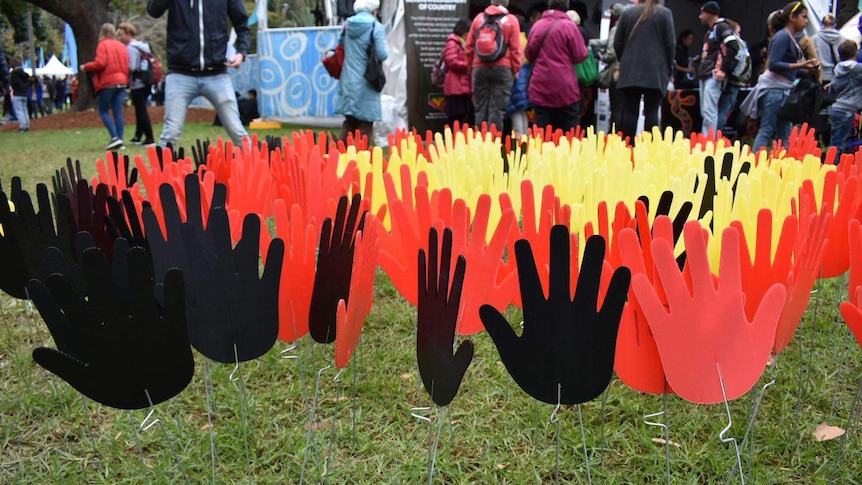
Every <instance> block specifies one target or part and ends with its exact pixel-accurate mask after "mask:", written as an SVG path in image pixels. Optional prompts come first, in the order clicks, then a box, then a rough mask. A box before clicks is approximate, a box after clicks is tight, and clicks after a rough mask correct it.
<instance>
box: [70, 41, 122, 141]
mask: <svg viewBox="0 0 862 485" xmlns="http://www.w3.org/2000/svg"><path fill="white" fill-rule="evenodd" d="M81 70H82V71H93V72H95V76H94V77H93V89H94V90H95V91H96V98H97V99H98V101H99V116H101V117H102V123H104V124H105V128H107V129H108V133H109V134H110V135H111V141H110V142H108V144H107V145H106V146H105V150H122V149H125V148H126V147H125V146H124V145H123V101H124V100H125V94H126V88H128V87H129V53H128V51H127V50H126V45H125V44H123V43H122V42H120V41H119V40H117V29H115V28H114V25H113V24H103V25H102V28H101V30H99V44H98V45H97V46H96V59H95V60H93V61H90V62H88V63H86V64H84V65H82V66H81ZM108 110H113V112H114V117H113V119H112V118H111V115H110V114H109V113H108Z"/></svg>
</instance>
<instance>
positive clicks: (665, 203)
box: [635, 190, 694, 270]
mask: <svg viewBox="0 0 862 485" xmlns="http://www.w3.org/2000/svg"><path fill="white" fill-rule="evenodd" d="M638 200H639V201H641V202H643V204H644V208H646V213H647V214H649V197H647V196H645V195H642V196H640V197H638ZM672 205H673V192H671V191H670V190H665V191H664V192H662V194H661V197H659V200H658V206H656V211H655V216H654V218H655V217H658V216H668V217H673V243H674V244H676V242H677V241H679V237H680V236H681V235H682V229H683V228H684V227H685V223H686V222H687V221H688V216H689V215H690V214H691V210H692V208H693V207H694V205H693V204H692V203H691V201H690V200H687V201H685V202H683V204H682V206H681V207H680V208H679V212H677V213H676V215H675V216H671V213H670V209H671V206H672ZM635 218H637V212H636V214H635ZM647 224H649V221H648V220H647ZM638 234H640V233H638ZM641 244H643V243H641ZM676 264H677V266H679V269H680V270H682V268H683V267H685V251H683V252H682V253H680V255H679V256H677V258H676Z"/></svg>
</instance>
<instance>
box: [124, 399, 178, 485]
mask: <svg viewBox="0 0 862 485" xmlns="http://www.w3.org/2000/svg"><path fill="white" fill-rule="evenodd" d="M144 394H146V396H147V402H149V403H150V412H149V413H147V417H145V418H144V420H143V421H141V432H146V431H147V430H149V429H150V428H152V427H153V426H156V425H158V426H159V429H161V430H162V438H164V440H165V442H166V443H167V444H168V447H169V448H170V450H171V454H172V455H173V456H174V460H175V461H176V462H177V465H179V467H180V471H181V472H182V473H183V478H184V479H185V482H186V483H187V484H189V485H191V482H190V481H189V477H188V475H186V469H185V467H184V466H183V461H182V460H181V459H180V456H179V455H178V454H177V451H176V450H175V449H174V443H173V441H172V440H171V438H170V436H169V435H168V430H167V428H165V424H164V423H162V420H161V419H158V418H155V419H153V414H155V412H156V407H155V406H154V405H153V400H152V399H151V398H150V391H148V390H147V389H144ZM135 436H136V437H137V433H136V434H135ZM139 451H140V450H139ZM141 459H143V454H142V455H141Z"/></svg>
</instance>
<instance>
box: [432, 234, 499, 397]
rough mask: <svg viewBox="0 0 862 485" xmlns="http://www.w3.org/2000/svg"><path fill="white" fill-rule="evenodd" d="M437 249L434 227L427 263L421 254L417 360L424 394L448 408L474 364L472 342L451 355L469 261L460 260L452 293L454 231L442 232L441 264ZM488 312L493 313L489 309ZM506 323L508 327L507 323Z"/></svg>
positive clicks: (462, 345)
mask: <svg viewBox="0 0 862 485" xmlns="http://www.w3.org/2000/svg"><path fill="white" fill-rule="evenodd" d="M437 248H438V243H437V229H435V228H433V227H432V228H431V230H430V231H429V233H428V260H427V262H426V259H425V250H424V249H420V250H419V266H418V268H419V273H418V275H419V305H418V317H419V322H418V327H417V332H416V358H417V360H418V362H419V375H420V376H421V377H422V383H423V384H424V385H425V390H426V391H428V394H430V395H431V399H432V400H433V401H434V403H435V404H437V405H438V406H448V405H449V403H450V402H452V399H453V398H454V397H455V394H457V393H458V388H459V387H460V386H461V381H462V379H463V378H464V373H465V372H467V367H469V366H470V362H471V361H472V360H473V342H472V341H470V340H466V341H464V342H461V345H459V346H458V350H457V351H456V352H455V354H454V355H452V349H453V347H454V343H455V326H456V324H457V322H458V310H459V307H460V303H461V290H462V288H463V286H462V285H463V283H464V271H465V266H466V259H465V258H464V256H458V261H457V263H455V274H454V275H453V276H452V286H451V290H450V288H449V270H450V264H451V261H452V231H451V230H450V229H449V228H446V229H445V230H444V231H443V247H442V251H441V257H440V258H439V260H438V257H437V254H438V252H437V251H438V250H437ZM438 261H439V263H438ZM438 265H439V266H438ZM438 267H439V270H438ZM489 308H491V309H492V310H493V309H494V307H490V306H489ZM494 311H496V310H494ZM498 314H499V313H498ZM503 323H504V325H506V326H508V323H506V322H505V320H504V322H503Z"/></svg>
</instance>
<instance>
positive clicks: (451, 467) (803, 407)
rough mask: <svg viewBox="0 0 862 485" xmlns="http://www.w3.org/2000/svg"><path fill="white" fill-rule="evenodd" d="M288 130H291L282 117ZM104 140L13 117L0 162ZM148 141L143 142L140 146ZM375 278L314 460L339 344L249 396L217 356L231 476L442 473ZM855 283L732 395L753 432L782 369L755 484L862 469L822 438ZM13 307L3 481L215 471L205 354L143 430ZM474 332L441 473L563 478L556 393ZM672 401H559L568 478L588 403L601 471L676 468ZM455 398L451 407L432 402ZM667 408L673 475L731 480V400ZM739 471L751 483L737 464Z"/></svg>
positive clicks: (845, 402) (218, 401)
mask: <svg viewBox="0 0 862 485" xmlns="http://www.w3.org/2000/svg"><path fill="white" fill-rule="evenodd" d="M155 129H156V133H158V132H159V131H160V127H156V128H155ZM276 133H284V134H286V133H287V131H286V130H282V131H280V132H272V133H271V134H276ZM265 134H270V133H268V132H263V133H262V135H265ZM220 136H224V131H223V129H222V128H217V127H211V126H208V125H207V124H190V125H188V126H187V128H186V131H185V133H184V135H183V138H182V144H183V145H185V146H190V145H191V143H192V142H193V141H194V140H195V139H196V138H206V137H209V138H211V139H215V138H216V137H220ZM103 143H104V129H102V128H92V129H85V130H80V131H75V132H63V131H42V132H38V131H33V132H30V133H28V134H27V135H19V134H18V133H0V147H2V148H0V179H2V181H3V184H4V187H7V184H8V180H9V179H10V178H11V177H12V176H13V175H20V176H22V177H23V179H24V186H25V187H26V188H27V189H28V190H33V188H34V187H35V184H36V183H37V182H46V183H49V184H50V175H51V174H52V173H53V171H54V170H55V169H56V168H58V167H59V166H61V165H64V164H65V160H66V157H71V158H73V159H80V160H81V162H82V164H83V166H84V169H85V173H86V174H87V175H89V176H92V175H94V174H95V168H94V167H95V163H94V161H95V160H96V159H97V158H100V157H103V156H104V152H102V150H101V147H102V145H103ZM143 152H144V150H143V149H141V148H140V147H131V146H130V147H129V149H128V150H127V151H126V153H128V154H129V155H137V154H142V153H143ZM376 282H377V286H376V290H375V300H374V308H373V310H372V313H371V315H370V316H369V317H368V319H367V322H366V325H365V330H364V333H363V337H362V341H361V345H360V347H359V350H358V358H357V360H355V361H354V367H350V368H348V369H347V370H346V371H345V372H344V373H343V374H342V375H341V376H340V381H341V382H340V383H339V382H336V380H335V378H336V374H337V372H336V370H335V369H333V368H329V369H327V370H324V371H323V372H322V373H320V380H319V382H320V386H319V387H320V390H319V393H318V396H317V400H318V402H319V406H318V408H317V413H316V419H315V425H314V426H313V427H312V430H313V431H314V433H313V434H312V444H313V446H311V448H310V449H309V452H308V458H307V461H306V460H305V455H306V448H307V446H308V445H307V444H308V439H307V438H308V422H309V403H310V402H311V401H313V399H314V390H315V382H316V380H317V376H318V370H319V369H321V368H324V367H325V366H326V365H327V364H326V361H325V359H328V360H331V356H332V352H333V350H332V347H327V348H323V347H321V346H317V345H315V346H312V345H311V344H310V343H309V342H310V340H309V339H308V338H305V339H303V340H302V341H301V342H300V343H299V345H298V347H297V348H296V349H294V350H292V351H290V352H289V355H295V356H299V357H300V358H299V359H285V358H283V357H284V356H283V355H281V351H282V350H285V349H287V348H288V346H287V344H285V343H283V342H278V343H276V346H275V348H273V349H272V350H271V351H270V352H269V353H268V354H267V355H265V356H263V357H261V358H259V359H257V360H255V361H253V362H249V363H245V364H243V365H242V367H241V372H242V376H243V382H244V384H245V395H246V396H247V404H246V407H247V409H246V412H245V413H243V412H242V409H243V408H242V406H241V402H240V399H239V397H238V396H239V391H238V388H237V386H236V384H235V383H232V382H231V381H230V379H229V375H230V374H231V372H232V371H233V370H234V369H233V366H226V365H222V364H210V367H211V369H212V380H213V385H214V393H213V400H214V405H213V416H212V423H213V424H212V431H213V437H214V443H215V454H216V464H215V473H216V475H217V481H218V483H239V482H248V481H252V482H254V483H298V482H299V481H300V476H303V478H304V479H305V481H307V482H309V483H320V482H323V481H328V482H330V483H351V484H378V483H423V482H424V481H425V480H427V471H426V469H427V463H428V449H429V427H428V425H427V424H426V423H425V422H424V421H421V420H418V419H416V418H413V417H411V416H410V411H411V408H414V407H420V406H428V404H429V398H428V395H427V393H425V391H424V390H422V389H421V388H420V387H418V382H419V379H418V373H417V369H416V360H415V337H414V325H415V310H414V309H413V308H412V307H411V306H410V305H409V304H407V303H406V302H405V300H404V299H403V298H401V296H400V295H399V294H398V293H397V292H396V290H395V289H394V287H393V286H392V284H391V283H390V282H389V280H388V278H387V277H386V276H385V275H384V274H383V273H382V272H378V275H377V279H376ZM846 287H847V278H846V276H844V277H840V278H836V279H832V280H825V281H820V282H818V283H817V285H816V290H817V292H816V293H815V295H814V297H813V298H812V303H811V306H810V308H809V310H808V312H807V313H806V315H805V317H804V319H803V322H802V324H801V326H800V328H799V331H798V332H797V335H796V337H795V340H794V341H793V342H792V343H791V344H790V346H789V347H788V348H787V350H786V351H785V352H784V353H783V354H782V355H781V356H780V357H779V358H778V360H777V361H776V363H775V365H774V366H772V367H770V368H768V369H767V371H766V373H765V374H764V376H763V378H762V379H761V381H760V383H759V384H758V386H757V387H756V388H755V389H754V390H753V391H752V393H750V395H746V396H744V397H742V398H740V399H737V400H735V401H733V402H731V403H730V410H731V414H732V417H733V426H732V428H731V429H730V431H729V432H728V436H731V437H735V438H736V439H737V440H738V441H739V442H740V443H741V442H742V438H743V435H744V434H745V432H746V426H747V424H748V420H749V416H750V411H751V408H752V403H753V398H754V397H755V395H756V394H757V393H759V390H760V388H761V386H763V385H764V384H766V383H768V382H770V381H771V380H772V379H773V378H774V380H775V384H774V385H772V386H770V387H769V388H768V389H767V390H766V392H765V395H764V397H763V401H762V405H761V406H760V408H759V411H758V413H757V417H756V420H755V426H754V431H753V434H752V435H751V436H752V438H751V439H749V441H748V444H749V445H752V446H751V447H746V448H744V449H742V462H743V469H744V471H745V479H746V482H747V483H764V484H765V483H806V484H808V483H842V484H844V483H859V482H860V481H862V439H860V438H859V433H858V432H857V433H854V434H853V435H852V436H850V437H849V438H847V439H837V440H833V441H827V442H817V441H816V440H815V439H814V437H813V436H812V434H811V431H812V430H813V429H814V427H815V426H816V425H817V424H819V423H821V422H823V421H828V422H829V423H830V424H834V425H837V426H841V427H845V428H846V427H847V423H848V419H851V418H852V419H858V410H857V414H856V415H855V416H852V417H851V405H852V402H853V400H854V397H855V392H856V390H857V384H858V382H859V379H860V375H862V365H860V364H862V359H860V355H862V353H860V349H859V346H858V345H857V343H856V341H855V340H854V339H853V338H852V335H851V334H850V332H849V330H847V328H846V325H845V324H844V322H843V320H842V319H841V317H840V314H839V313H838V304H839V302H840V301H842V300H843V299H846ZM0 309H2V313H0V483H34V484H35V483H38V484H43V483H62V482H65V483H110V484H114V483H143V482H145V481H147V480H148V481H149V482H151V483H182V481H183V474H182V471H181V469H180V465H179V463H182V466H183V469H184V471H185V473H186V474H187V476H188V478H189V479H190V481H191V482H192V483H211V482H212V473H213V470H212V466H213V465H212V461H211V455H210V431H209V430H210V428H209V424H208V419H207V402H206V396H205V393H204V379H203V373H204V366H203V358H202V357H201V356H200V355H199V354H197V353H196V354H195V359H196V363H197V368H196V375H195V378H194V379H193V380H192V382H191V384H190V386H189V387H188V388H187V389H186V390H185V391H184V392H183V393H181V394H180V395H179V396H177V397H176V398H174V399H173V400H171V401H169V402H166V403H164V404H161V405H159V406H157V407H156V411H155V414H154V417H155V418H158V419H160V420H161V423H162V424H163V425H164V431H165V433H163V431H162V429H163V428H161V427H160V426H158V425H157V426H154V427H152V428H150V429H149V430H147V431H141V430H140V424H141V422H142V421H143V420H144V418H145V417H146V415H147V413H146V411H136V412H131V413H130V412H127V411H117V410H114V409H110V408H107V407H103V406H99V405H96V404H94V403H93V402H88V403H85V402H84V400H83V399H82V397H81V395H80V394H78V393H77V392H76V391H74V390H73V389H72V388H71V387H70V386H69V385H67V384H66V383H65V382H63V381H61V380H60V379H59V378H57V377H55V376H53V375H52V374H50V373H48V372H47V371H45V370H44V369H42V368H41V367H39V366H38V365H36V364H35V363H34V362H33V360H32V357H31V352H32V350H33V349H34V348H35V347H37V346H41V345H47V346H52V345H53V342H52V340H51V336H50V334H49V332H48V331H47V329H46V327H45V325H44V324H43V323H42V321H41V318H40V317H39V315H38V313H36V312H35V311H34V310H31V309H30V307H29V305H28V304H27V303H25V302H21V301H17V300H13V299H11V298H9V297H7V296H5V295H3V296H0ZM508 316H509V320H510V321H511V322H517V321H519V320H520V312H519V311H517V310H515V309H510V310H509V312H508ZM473 341H474V343H475V345H476V353H475V357H474V360H473V363H472V365H471V366H470V368H469V369H468V371H467V374H466V376H465V378H464V382H463V384H462V386H461V390H460V392H459V395H458V396H456V398H455V400H454V401H453V402H452V405H451V406H450V407H449V409H447V410H446V414H445V420H444V421H443V426H442V433H441V436H440V441H439V443H440V446H439V452H438V454H437V456H436V468H435V483H447V484H448V483H476V484H486V483H511V484H524V483H552V482H553V481H554V476H555V460H554V458H555V448H556V442H555V430H556V425H554V424H552V423H550V422H549V418H550V417H551V414H552V412H553V410H554V407H553V406H549V405H545V404H536V401H534V400H533V399H531V398H530V397H529V396H527V395H526V394H525V393H524V392H522V391H521V390H520V389H519V388H518V387H517V385H515V384H514V383H513V382H512V380H511V378H509V377H508V374H507V372H506V369H505V367H504V366H503V365H502V363H501V362H500V360H499V356H498V354H497V351H496V349H495V347H494V345H493V343H492V342H491V339H490V338H489V337H488V335H487V334H485V333H481V334H478V335H476V336H474V337H473ZM322 353H323V354H325V355H326V357H325V358H324V357H322V355H321V354H322ZM661 408H662V397H661V396H647V395H643V394H641V393H638V392H635V391H632V390H631V389H629V388H627V387H626V386H625V385H624V384H622V383H621V382H620V381H619V380H618V379H616V378H615V379H614V380H613V382H612V383H611V386H610V387H609V388H608V390H607V391H606V393H605V394H604V396H603V397H602V398H599V399H597V400H595V401H593V402H590V403H587V404H584V405H582V406H581V408H580V410H578V408H576V407H569V406H564V407H562V408H561V409H560V411H559V412H558V414H557V417H558V418H559V419H560V424H561V435H560V470H559V476H560V481H561V482H563V483H587V481H588V480H587V461H586V460H585V448H584V445H583V444H582V438H581V428H580V423H579V420H578V414H579V412H578V411H580V414H581V416H582V417H583V429H584V433H585V441H586V454H587V455H588V457H589V467H590V473H591V476H592V479H593V481H594V482H595V483H638V484H639V483H665V481H666V473H667V472H666V469H665V450H664V446H663V445H662V444H660V443H657V442H656V439H657V438H662V437H663V436H664V435H663V432H662V431H661V429H659V428H656V427H649V426H646V425H645V424H644V423H643V415H644V414H649V413H654V412H657V411H659V410H661ZM440 414H441V410H440V409H437V408H435V409H432V410H431V411H430V414H429V415H430V416H432V417H435V418H436V417H438V416H440ZM243 415H245V418H246V420H247V422H248V426H247V427H246V431H247V435H248V440H247V441H248V448H249V456H250V463H249V462H248V461H247V459H246V453H245V441H244V439H243V426H242V422H243ZM654 419H658V420H659V421H661V420H662V418H654ZM667 423H668V425H669V428H670V430H669V433H670V440H671V442H672V443H673V444H672V446H671V447H670V460H671V464H670V467H671V471H670V473H671V481H672V483H692V484H702V483H710V484H712V483H725V482H727V481H728V478H729V476H730V470H731V465H732V464H733V463H734V462H735V460H736V458H735V454H734V452H733V446H732V445H731V444H723V443H721V442H720V441H719V434H720V433H721V431H722V429H723V428H724V427H725V426H726V425H727V416H726V413H725V409H724V406H722V405H713V406H703V405H695V404H690V403H687V402H685V401H683V400H681V399H679V398H677V397H675V396H669V397H668V414H667ZM434 429H435V430H436V423H435V428H434ZM166 436H167V438H166ZM136 443H139V446H138V445H137V444H136ZM139 450H140V451H139ZM172 450H174V451H176V454H177V457H175V456H174V454H173V453H172ZM304 461H306V464H305V467H304V475H303V462H304ZM249 475H250V476H249ZM733 483H739V476H738V474H737V476H736V477H735V478H734V479H733Z"/></svg>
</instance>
